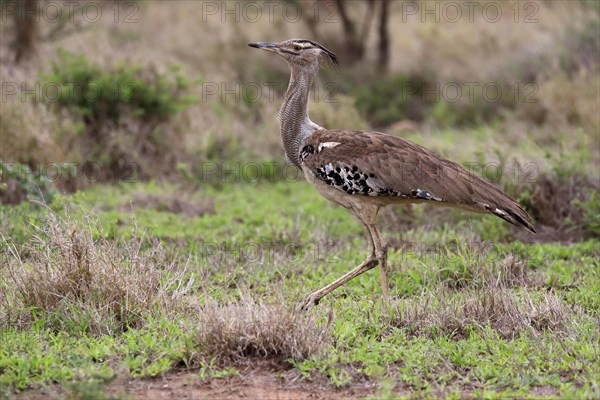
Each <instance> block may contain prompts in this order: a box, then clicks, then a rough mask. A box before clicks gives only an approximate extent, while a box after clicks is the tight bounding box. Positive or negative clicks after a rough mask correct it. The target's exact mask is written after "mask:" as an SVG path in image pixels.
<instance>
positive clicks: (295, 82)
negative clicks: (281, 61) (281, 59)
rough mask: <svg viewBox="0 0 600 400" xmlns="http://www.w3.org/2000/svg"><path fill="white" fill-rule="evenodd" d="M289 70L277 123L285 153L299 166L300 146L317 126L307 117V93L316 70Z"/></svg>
mask: <svg viewBox="0 0 600 400" xmlns="http://www.w3.org/2000/svg"><path fill="white" fill-rule="evenodd" d="M290 70H291V76H290V83H289V85H288V88H287V91H286V92H285V96H284V101H283V105H282V106H281V109H280V110H279V125H280V128H281V139H282V140H283V148H284V149H285V155H286V156H287V158H288V160H290V161H291V162H292V163H293V164H294V165H295V166H297V167H298V168H300V146H301V145H302V143H303V142H304V140H305V139H306V138H307V137H308V136H310V134H311V133H312V132H313V131H314V130H315V129H317V128H318V125H316V124H314V123H313V122H312V121H311V120H310V118H308V95H309V92H310V88H311V86H312V84H313V81H314V79H315V76H316V72H317V71H316V70H313V69H310V68H290Z"/></svg>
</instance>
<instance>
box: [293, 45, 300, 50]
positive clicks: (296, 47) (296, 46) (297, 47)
mask: <svg viewBox="0 0 600 400" xmlns="http://www.w3.org/2000/svg"><path fill="white" fill-rule="evenodd" d="M294 50H296V51H300V50H302V46H299V45H295V46H294Z"/></svg>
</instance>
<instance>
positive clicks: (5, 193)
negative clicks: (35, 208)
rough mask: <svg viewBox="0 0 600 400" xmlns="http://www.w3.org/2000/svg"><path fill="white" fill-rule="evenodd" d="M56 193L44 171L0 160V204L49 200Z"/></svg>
mask: <svg viewBox="0 0 600 400" xmlns="http://www.w3.org/2000/svg"><path fill="white" fill-rule="evenodd" d="M56 193H57V190H56V188H55V187H54V186H53V185H52V181H51V180H50V179H48V176H47V174H45V173H44V172H40V171H32V170H31V168H30V167H29V166H28V165H25V164H21V163H7V162H3V161H2V160H0V204H17V203H20V202H21V201H23V200H33V199H35V200H42V201H44V202H50V201H52V198H53V196H54V195H55V194H56Z"/></svg>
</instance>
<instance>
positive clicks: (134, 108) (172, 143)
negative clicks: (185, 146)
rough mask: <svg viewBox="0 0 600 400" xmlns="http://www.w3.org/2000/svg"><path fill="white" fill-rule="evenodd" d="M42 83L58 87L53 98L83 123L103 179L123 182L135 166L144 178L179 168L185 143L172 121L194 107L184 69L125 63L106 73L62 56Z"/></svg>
mask: <svg viewBox="0 0 600 400" xmlns="http://www.w3.org/2000/svg"><path fill="white" fill-rule="evenodd" d="M42 82H43V84H44V85H46V86H45V87H48V88H56V92H55V93H54V92H53V93H52V94H50V95H49V96H47V98H52V100H51V101H52V102H53V103H55V104H56V105H57V106H58V107H60V108H66V109H67V110H69V111H70V112H71V113H72V114H73V115H74V116H75V118H77V119H79V120H80V121H82V123H83V126H84V128H83V132H82V133H81V134H80V135H79V136H80V137H79V138H78V139H79V147H80V151H81V153H82V158H83V160H84V162H85V163H93V164H94V168H95V169H96V170H98V172H99V176H98V178H99V179H110V178H117V179H120V178H122V177H121V176H119V175H118V174H119V173H122V172H123V171H125V173H127V174H130V173H131V168H130V167H131V166H134V168H135V170H136V172H137V173H139V175H140V177H142V178H144V177H149V176H152V175H154V174H155V173H156V172H164V170H163V171H160V170H158V169H159V168H165V167H174V166H175V161H176V160H177V155H178V153H180V150H181V148H180V147H178V146H181V145H180V144H179V143H181V140H180V137H179V136H180V134H179V132H177V130H176V129H173V128H172V127H170V126H169V125H168V122H169V120H170V118H172V117H173V116H175V115H177V114H178V113H180V112H181V111H183V110H185V109H186V108H188V107H189V106H190V105H191V104H193V102H194V98H192V97H191V96H189V95H188V94H187V92H188V90H189V88H190V83H189V82H188V80H187V79H186V78H185V77H184V76H183V75H182V74H181V72H180V71H179V69H178V67H172V68H171V70H169V72H167V73H164V74H160V73H158V72H156V71H155V70H153V69H151V68H141V67H139V66H126V65H124V64H121V65H118V66H116V67H114V68H112V69H110V70H107V71H105V70H103V69H102V68H100V67H99V66H97V65H94V64H92V63H90V62H89V61H88V60H87V59H86V58H85V57H84V56H83V55H77V54H73V53H69V52H67V51H61V53H60V56H59V58H58V61H56V62H54V63H53V64H52V67H51V71H50V72H48V73H45V74H43V75H42ZM49 90H50V89H49ZM47 101H50V100H49V99H47ZM173 169H174V168H173Z"/></svg>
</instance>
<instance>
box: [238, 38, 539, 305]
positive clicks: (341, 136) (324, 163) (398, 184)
mask: <svg viewBox="0 0 600 400" xmlns="http://www.w3.org/2000/svg"><path fill="white" fill-rule="evenodd" d="M249 46H250V47H255V48H258V49H264V50H267V51H270V52H273V53H275V54H278V55H280V56H281V57H283V58H284V59H285V60H286V61H287V63H288V65H289V68H290V72H291V76H290V82H289V86H288V89H287V91H286V92H285V96H284V101H283V105H282V106H281V109H280V111H279V123H280V128H281V138H282V140H283V147H284V149H285V155H286V158H287V159H288V160H289V161H290V162H291V163H293V164H294V165H295V166H296V167H298V168H300V169H302V171H303V172H304V175H305V177H306V180H307V181H308V182H310V183H311V184H312V185H313V186H314V187H315V188H316V189H317V191H318V192H319V193H320V194H321V195H322V196H323V197H325V198H326V199H328V200H330V201H332V202H333V203H336V204H339V205H341V206H343V207H345V208H347V209H349V210H351V211H352V212H353V213H354V214H355V215H356V217H358V219H359V220H360V222H362V224H363V225H364V226H365V228H366V233H367V243H368V245H369V255H368V257H367V259H366V260H365V261H364V262H363V263H362V264H360V265H359V266H357V267H356V268H354V269H353V270H351V271H350V272H348V273H346V274H345V275H344V276H342V277H341V278H339V279H337V280H335V281H334V282H332V283H330V284H329V285H327V286H325V287H323V288H322V289H320V290H317V291H316V292H314V293H312V294H310V295H308V296H307V297H306V298H305V299H304V301H303V302H302V304H301V305H300V308H301V309H303V310H305V309H308V308H310V307H312V306H313V305H315V304H318V302H319V300H320V299H321V298H323V297H324V296H326V295H327V294H329V293H331V292H332V291H333V290H335V289H336V288H338V287H340V286H342V285H343V284H345V283H346V282H348V281H349V280H351V279H353V278H355V277H356V276H358V275H360V274H362V273H364V272H366V271H368V270H370V269H372V268H374V267H376V266H377V265H379V266H380V268H381V270H380V272H381V290H382V292H383V296H384V300H385V302H386V303H387V301H388V300H389V296H390V295H389V289H388V279H387V245H386V242H385V240H384V239H383V236H382V235H381V231H380V230H379V228H378V226H377V213H378V212H379V209H380V208H382V207H384V206H386V205H389V204H398V203H430V204H435V205H438V206H447V207H458V208H462V209H465V210H468V211H475V212H484V213H491V214H494V215H496V216H498V217H500V218H503V219H504V220H506V221H508V222H510V223H511V224H514V225H519V226H523V227H525V228H526V229H527V230H529V231H531V232H535V230H534V228H533V225H532V224H531V222H530V221H531V220H530V217H529V215H528V214H527V212H525V210H524V209H523V208H522V207H521V206H520V205H519V204H518V203H517V202H516V201H514V200H513V199H512V198H510V197H509V196H508V195H506V194H505V193H503V192H502V191H500V190H499V189H498V188H496V187H495V186H493V185H492V184H490V183H489V182H487V181H485V180H483V179H481V178H480V177H478V176H476V175H474V174H472V173H471V172H469V171H467V170H466V169H465V168H463V167H461V166H460V165H458V164H456V163H454V162H452V161H448V160H446V159H444V158H442V157H441V156H439V155H437V154H436V153H434V152H433V151H431V150H428V149H426V148H424V147H421V146H419V145H417V144H414V143H412V142H410V141H408V140H405V139H402V138H400V137H397V136H391V135H386V134H384V133H379V132H365V131H344V130H329V129H326V128H323V127H321V126H319V125H317V124H316V123H314V122H313V121H311V120H310V118H309V116H308V104H307V103H308V95H309V91H310V88H311V86H312V84H313V82H314V80H315V78H316V76H317V74H318V72H319V64H320V63H321V61H322V60H324V59H325V60H327V59H328V60H329V61H330V62H332V63H333V64H335V65H337V57H336V55H335V54H334V53H332V52H331V51H329V50H327V49H326V48H325V47H323V46H321V45H320V44H318V43H315V42H313V41H311V40H303V39H291V40H286V41H283V42H279V43H272V42H258V43H250V44H249Z"/></svg>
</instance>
